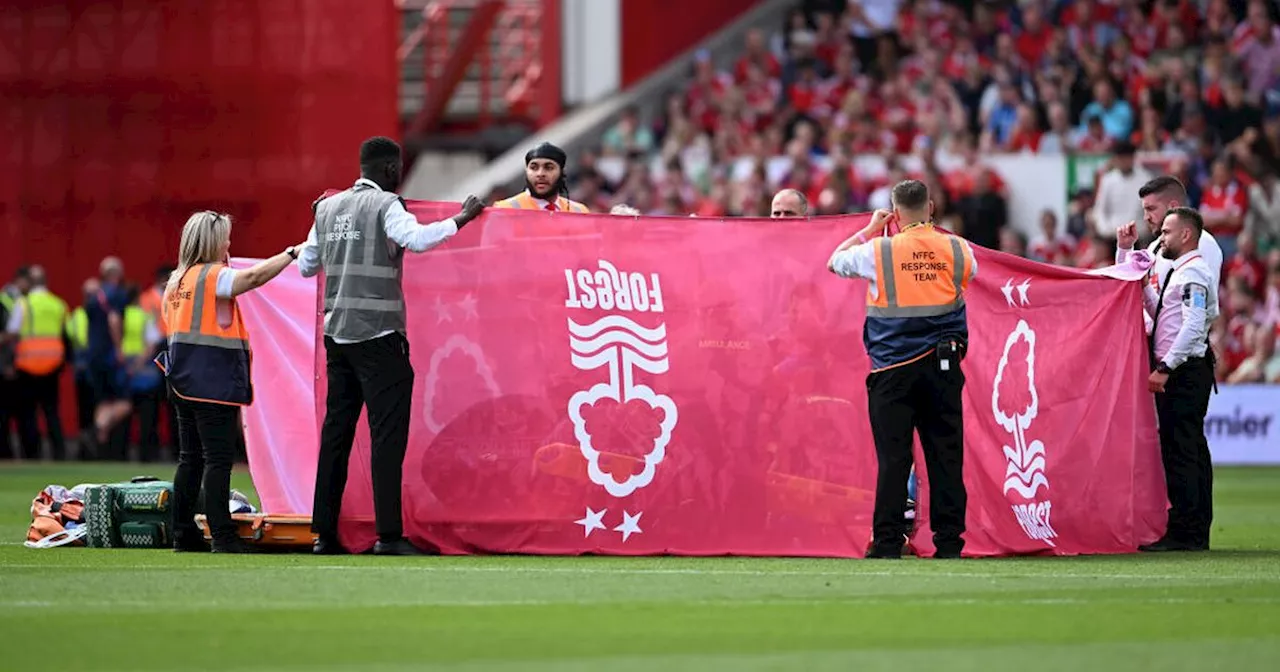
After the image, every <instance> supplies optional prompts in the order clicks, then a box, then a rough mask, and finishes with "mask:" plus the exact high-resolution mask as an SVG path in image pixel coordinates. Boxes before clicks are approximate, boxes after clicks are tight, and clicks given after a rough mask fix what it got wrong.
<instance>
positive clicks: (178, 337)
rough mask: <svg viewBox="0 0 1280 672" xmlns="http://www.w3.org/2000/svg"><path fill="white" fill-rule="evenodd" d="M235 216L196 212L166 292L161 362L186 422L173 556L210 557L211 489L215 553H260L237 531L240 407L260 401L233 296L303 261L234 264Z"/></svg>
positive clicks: (288, 255)
mask: <svg viewBox="0 0 1280 672" xmlns="http://www.w3.org/2000/svg"><path fill="white" fill-rule="evenodd" d="M230 249H231V217H230V216H228V215H226V214H222V213H218V212H212V211H208V210H206V211H204V212H197V213H195V214H194V215H191V217H190V218H189V219H188V220H187V224H186V226H185V227H183V229H182V241H181V242H180V243H179V245H178V267H177V268H176V269H175V270H174V272H173V274H172V275H170V276H169V283H168V284H167V285H166V286H165V291H164V302H163V306H162V315H163V318H164V321H165V324H166V326H167V327H168V329H169V349H168V351H167V352H165V353H162V354H161V355H160V357H158V358H157V359H156V363H157V364H158V365H159V366H160V368H161V369H163V370H164V373H165V377H166V378H167V379H168V383H169V389H170V392H171V393H172V394H171V396H172V398H173V403H174V409H175V410H176V411H177V416H178V435H179V436H178V446H179V447H178V470H177V473H176V474H175V475H174V477H173V546H174V550H175V551H205V550H209V548H208V547H207V546H206V545H205V544H204V541H203V539H202V538H201V535H200V531H199V529H198V528H197V527H196V524H195V520H194V517H195V514H196V508H197V504H196V498H197V497H198V496H199V493H200V487H201V481H202V479H203V485H204V512H205V514H206V515H207V516H208V519H209V529H210V531H211V532H212V536H213V548H212V550H213V551H214V552H215V553H246V552H251V551H252V549H251V548H250V547H248V546H246V545H245V544H244V543H243V542H242V541H241V540H240V539H239V537H238V536H237V535H236V528H235V524H234V523H232V521H231V514H230V513H229V512H228V507H227V501H228V500H229V499H230V497H231V464H232V461H233V460H234V459H235V452H236V446H237V445H238V444H239V442H240V440H241V431H242V427H241V424H240V407H241V406H247V405H249V404H250V403H252V402H253V384H252V382H251V379H250V375H249V360H250V356H249V332H248V330H246V329H245V326H244V322H243V320H242V319H241V316H240V311H239V309H238V308H237V307H236V301H235V297H237V296H239V295H241V294H244V293H245V292H248V291H250V290H253V289H257V288H258V287H261V286H262V285H264V284H266V283H267V281H269V280H271V279H272V278H274V277H276V276H277V275H279V274H280V271H283V270H284V269H285V267H286V266H288V265H289V264H290V263H291V262H292V261H293V260H294V259H296V258H297V256H298V253H297V249H296V248H294V247H290V248H288V249H287V250H285V251H284V252H281V253H280V254H277V255H275V256H274V257H271V258H270V259H267V260H265V261H261V262H258V264H256V265H255V266H253V267H252V268H247V269H242V270H234V269H232V268H230V267H229V266H228V261H229V260H230V255H229V250H230Z"/></svg>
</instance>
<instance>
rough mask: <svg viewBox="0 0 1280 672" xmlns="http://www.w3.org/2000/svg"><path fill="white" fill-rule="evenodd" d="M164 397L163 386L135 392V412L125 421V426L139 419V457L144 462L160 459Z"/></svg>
mask: <svg viewBox="0 0 1280 672" xmlns="http://www.w3.org/2000/svg"><path fill="white" fill-rule="evenodd" d="M164 398H165V392H164V388H161V387H157V388H156V389H154V390H148V391H146V392H135V393H133V414H132V415H130V416H129V419H128V420H126V421H125V427H128V426H129V425H130V424H132V423H133V419H134V418H137V419H138V459H139V460H140V461H142V462H155V461H156V460H158V459H160V431H159V430H160V424H159V420H160V404H161V402H162V401H163V400H164Z"/></svg>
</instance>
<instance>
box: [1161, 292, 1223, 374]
mask: <svg viewBox="0 0 1280 672" xmlns="http://www.w3.org/2000/svg"><path fill="white" fill-rule="evenodd" d="M1184 273H1185V275H1186V278H1185V279H1184V280H1183V281H1182V288H1181V289H1182V306H1181V307H1182V326H1181V327H1179V328H1178V334H1177V336H1174V337H1173V345H1172V346H1170V347H1169V352H1168V354H1166V355H1165V356H1164V363H1165V364H1166V365H1167V366H1168V367H1169V368H1171V369H1176V368H1178V367H1179V366H1181V365H1182V363H1183V362H1185V361H1187V358H1188V357H1190V356H1191V353H1193V352H1195V350H1196V348H1197V347H1199V346H1200V345H1201V344H1203V343H1204V342H1205V339H1206V338H1208V336H1209V333H1208V332H1209V329H1208V324H1207V323H1208V320H1206V319H1205V315H1206V314H1207V312H1208V308H1209V292H1210V291H1211V288H1210V286H1209V285H1210V283H1211V282H1212V280H1211V279H1210V277H1209V273H1208V271H1207V269H1206V270H1201V269H1199V268H1188V269H1186V270H1185V271H1184ZM1216 290H1217V288H1216V287H1215V288H1212V291H1216Z"/></svg>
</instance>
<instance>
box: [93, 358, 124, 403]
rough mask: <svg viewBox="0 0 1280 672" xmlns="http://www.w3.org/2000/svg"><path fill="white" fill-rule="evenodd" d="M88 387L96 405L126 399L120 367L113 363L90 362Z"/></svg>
mask: <svg viewBox="0 0 1280 672" xmlns="http://www.w3.org/2000/svg"><path fill="white" fill-rule="evenodd" d="M86 373H87V374H88V379H89V387H91V388H93V398H94V401H95V402H97V403H99V404H100V403H102V402H104V401H115V400H117V399H124V398H126V395H125V391H124V385H122V384H121V382H122V381H121V380H120V378H121V376H120V366H119V365H118V364H115V363H114V362H91V363H90V364H89V368H88V371H87V372H86Z"/></svg>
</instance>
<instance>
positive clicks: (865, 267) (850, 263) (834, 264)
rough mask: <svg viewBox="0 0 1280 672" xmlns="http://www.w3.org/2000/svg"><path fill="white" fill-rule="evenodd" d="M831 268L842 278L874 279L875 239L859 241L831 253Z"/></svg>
mask: <svg viewBox="0 0 1280 672" xmlns="http://www.w3.org/2000/svg"><path fill="white" fill-rule="evenodd" d="M831 270H832V271H834V272H835V274H836V275H838V276H840V277H842V278H863V279H866V280H872V281H874V280H875V279H876V241H875V240H872V241H870V242H866V243H861V244H858V245H854V246H853V247H851V248H849V249H847V250H844V251H843V252H836V253H835V254H833V255H831Z"/></svg>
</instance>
